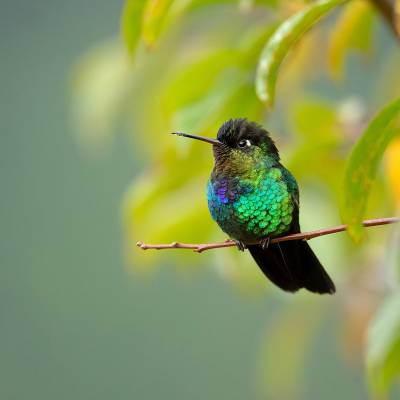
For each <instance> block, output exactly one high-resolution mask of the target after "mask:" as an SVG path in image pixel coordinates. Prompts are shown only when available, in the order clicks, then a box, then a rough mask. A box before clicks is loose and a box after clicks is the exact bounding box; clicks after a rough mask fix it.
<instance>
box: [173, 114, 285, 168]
mask: <svg viewBox="0 0 400 400" xmlns="http://www.w3.org/2000/svg"><path fill="white" fill-rule="evenodd" d="M176 134H177V135H180V136H185V137H189V138H192V139H197V140H201V141H203V142H207V143H210V144H212V145H213V152H214V158H215V168H216V170H217V171H218V170H219V171H221V170H222V171H227V172H233V173H236V174H238V175H241V174H247V173H249V172H250V171H253V170H256V169H257V167H259V166H266V167H272V166H274V165H276V164H278V163H279V153H278V149H277V148H276V146H275V144H274V142H273V140H272V139H271V137H270V136H269V134H268V132H267V131H266V130H265V129H264V128H263V127H261V126H260V125H258V124H256V123H255V122H250V121H248V120H247V119H245V118H238V119H230V120H229V121H226V122H225V123H224V124H222V126H221V127H220V128H219V130H218V133H217V138H216V139H211V138H207V137H204V136H196V135H189V134H185V133H176Z"/></svg>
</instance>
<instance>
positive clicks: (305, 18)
mask: <svg viewBox="0 0 400 400" xmlns="http://www.w3.org/2000/svg"><path fill="white" fill-rule="evenodd" d="M345 1H346V0H320V1H317V2H315V3H313V4H311V5H309V6H308V7H306V8H305V9H304V10H302V11H300V12H298V13H297V14H295V15H293V16H291V17H290V18H288V19H287V20H286V21H284V22H283V23H282V24H281V25H280V26H279V27H278V29H277V30H276V32H275V33H274V34H273V35H272V37H271V38H270V39H269V41H268V42H267V44H266V45H265V47H264V49H263V51H262V53H261V56H260V60H259V62H258V67H257V75H256V91H257V95H258V97H259V98H260V100H261V101H263V102H265V103H267V104H268V105H272V104H273V102H274V97H275V85H276V79H277V75H278V70H279V67H280V65H281V63H282V61H283V59H284V58H285V56H286V54H287V53H288V52H289V50H290V48H291V47H292V46H293V45H294V44H295V43H296V42H297V40H298V39H299V38H300V37H301V36H302V35H303V34H304V33H305V32H306V31H307V30H308V29H310V28H311V27H312V26H313V25H314V24H315V23H316V22H317V21H318V20H319V19H320V18H321V17H323V16H324V15H325V14H327V13H328V12H329V11H330V10H331V9H332V8H334V7H336V6H338V5H340V4H343V3H345Z"/></svg>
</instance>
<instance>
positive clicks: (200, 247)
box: [136, 217, 400, 253]
mask: <svg viewBox="0 0 400 400" xmlns="http://www.w3.org/2000/svg"><path fill="white" fill-rule="evenodd" d="M396 222H400V218H398V217H390V218H378V219H369V220H366V221H363V225H364V226H365V227H366V228H368V227H370V226H378V225H387V224H394V223H396ZM346 229H347V225H339V226H335V227H333V228H326V229H319V230H317V231H310V232H302V233H295V234H292V235H287V236H281V237H277V238H274V239H271V242H270V243H279V242H286V241H289V240H310V239H313V238H316V237H319V236H324V235H331V234H332V233H338V232H343V231H345V230H346ZM259 243H260V242H251V243H247V244H259ZM136 246H138V247H139V248H140V249H142V250H149V249H153V250H165V249H187V250H193V251H195V252H196V253H202V252H203V251H206V250H212V249H220V248H223V247H233V246H236V243H235V241H233V240H226V241H225V242H219V243H198V244H195V243H179V242H172V243H170V244H146V243H143V242H137V243H136Z"/></svg>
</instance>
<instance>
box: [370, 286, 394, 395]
mask: <svg viewBox="0 0 400 400" xmlns="http://www.w3.org/2000/svg"><path fill="white" fill-rule="evenodd" d="M399 310H400V293H395V294H393V295H391V296H390V297H389V298H388V299H387V300H386V301H385V302H384V304H383V306H382V307H381V309H380V310H379V311H378V312H377V314H376V316H375V318H374V320H373V321H372V322H371V324H370V327H369V330H368V336H367V353H366V364H367V374H368V380H369V383H370V385H371V389H372V390H373V391H375V392H377V393H384V392H385V391H387V390H388V388H389V385H390V383H391V382H392V381H393V379H394V378H395V377H396V376H399V374H400V312H399Z"/></svg>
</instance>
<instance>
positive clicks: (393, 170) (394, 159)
mask: <svg viewBox="0 0 400 400" xmlns="http://www.w3.org/2000/svg"><path fill="white" fill-rule="evenodd" d="M385 164H386V171H387V175H388V179H389V185H390V188H391V190H392V192H393V195H394V199H395V202H396V205H397V208H398V209H399V210H400V138H398V139H395V140H393V141H392V143H391V144H390V146H389V147H388V149H387V152H386V157H385Z"/></svg>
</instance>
